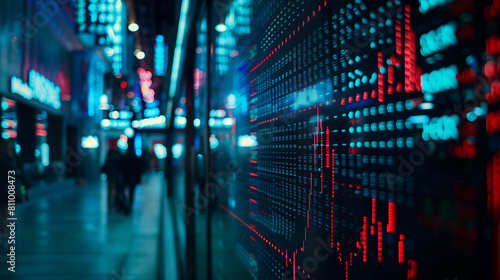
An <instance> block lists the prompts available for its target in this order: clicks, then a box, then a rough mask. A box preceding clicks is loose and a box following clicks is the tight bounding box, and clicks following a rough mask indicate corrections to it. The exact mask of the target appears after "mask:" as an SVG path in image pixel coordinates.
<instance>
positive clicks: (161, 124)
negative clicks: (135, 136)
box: [132, 116, 166, 129]
mask: <svg viewBox="0 0 500 280" xmlns="http://www.w3.org/2000/svg"><path fill="white" fill-rule="evenodd" d="M132 127H133V128H137V129H162V128H165V127H166V118H165V116H159V117H156V118H149V119H142V120H135V121H133V122H132Z"/></svg>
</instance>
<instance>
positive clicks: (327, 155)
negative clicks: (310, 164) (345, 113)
mask: <svg viewBox="0 0 500 280" xmlns="http://www.w3.org/2000/svg"><path fill="white" fill-rule="evenodd" d="M329 149H330V128H329V127H328V126H327V127H326V168H329V167H330V153H329V152H328V151H329Z"/></svg>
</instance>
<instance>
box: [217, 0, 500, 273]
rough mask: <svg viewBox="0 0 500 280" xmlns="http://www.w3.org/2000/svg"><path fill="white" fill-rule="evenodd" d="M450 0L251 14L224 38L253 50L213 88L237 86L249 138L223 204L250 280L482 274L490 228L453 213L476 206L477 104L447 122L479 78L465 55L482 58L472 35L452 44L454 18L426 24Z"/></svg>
mask: <svg viewBox="0 0 500 280" xmlns="http://www.w3.org/2000/svg"><path fill="white" fill-rule="evenodd" d="M452 2H454V1H452V0H442V1H439V0H420V1H418V6H417V3H415V2H411V3H408V2H407V1H404V2H403V1H382V2H381V1H369V0H354V1H343V2H341V3H339V2H338V1H328V0H327V1H323V0H318V1H316V0H312V1H306V0H298V1H255V2H254V3H253V4H252V8H253V9H254V11H259V13H256V14H255V15H254V21H253V23H252V29H253V30H254V33H252V35H248V34H247V35H245V36H238V34H233V33H231V34H232V35H231V36H235V37H236V38H234V39H235V41H236V42H237V47H238V50H240V53H243V52H242V51H241V50H249V53H250V56H243V55H239V56H236V57H234V58H232V59H233V60H234V63H235V65H249V70H248V71H247V72H248V73H247V72H245V73H243V74H240V73H228V75H230V78H228V79H221V80H222V82H221V84H220V86H221V87H222V88H223V89H225V90H226V92H228V93H230V92H234V91H235V90H234V86H235V85H236V86H237V87H238V89H241V90H239V92H238V96H245V92H246V90H248V93H247V94H246V98H247V101H248V108H249V109H248V117H249V124H248V125H247V124H245V125H244V126H243V127H244V128H242V126H241V122H239V123H238V125H237V130H238V129H240V130H241V133H240V135H250V136H254V137H256V138H255V139H257V140H258V141H257V143H252V144H251V145H250V144H247V143H246V141H247V140H250V138H248V137H247V138H241V139H242V141H241V143H240V142H238V143H239V146H240V147H248V148H249V149H250V150H251V155H252V156H251V159H250V163H249V165H250V170H249V172H242V174H240V175H238V178H237V180H236V181H237V182H236V183H237V184H238V185H241V186H242V187H243V188H246V190H245V192H243V191H242V192H241V193H238V194H237V195H236V194H234V195H231V196H230V198H229V199H228V200H227V201H230V202H228V203H227V204H228V205H224V204H223V203H222V204H223V205H222V206H221V207H223V208H222V209H223V210H225V211H229V212H230V214H231V216H233V217H237V219H235V220H234V222H235V223H239V225H240V226H241V228H240V230H241V232H240V231H239V232H238V236H241V238H239V239H238V256H239V258H240V259H241V260H242V262H243V263H245V264H246V266H247V268H249V273H250V274H251V278H253V279H293V280H296V279H316V280H319V279H369V278H373V279H434V278H435V277H436V275H438V276H441V275H442V276H443V277H442V278H441V279H445V278H447V277H448V278H450V277H451V278H453V277H454V276H455V275H457V276H460V275H461V277H462V278H464V279H483V278H484V279H489V277H487V276H488V275H490V274H491V271H487V270H484V271H483V270H481V269H479V268H480V267H482V266H483V264H484V263H488V260H487V256H488V253H485V252H484V251H482V248H483V247H480V246H475V245H474V244H476V243H477V242H482V241H478V239H476V238H475V237H474V236H479V235H480V234H485V232H483V231H482V230H481V229H482V228H486V227H485V224H483V223H485V221H483V220H481V219H477V217H479V214H478V216H475V217H476V218H472V217H471V216H467V214H466V212H467V211H465V210H464V211H462V210H463V209H460V207H461V205H469V206H470V207H471V211H477V212H475V213H479V211H482V210H480V209H482V208H481V207H479V206H480V205H481V203H482V202H481V201H479V199H478V198H477V197H480V196H481V197H483V196H484V197H486V196H487V191H486V190H485V189H484V188H481V187H480V186H478V185H477V184H476V183H475V182H473V180H471V179H470V177H474V176H476V175H477V174H479V175H477V176H484V168H483V169H481V168H482V166H480V165H479V164H470V163H472V161H470V160H473V159H474V153H470V152H469V151H470V150H474V148H475V145H476V142H477V139H476V137H477V131H478V129H477V127H476V124H477V123H478V122H480V121H484V117H485V116H486V115H487V108H486V107H487V105H486V107H485V105H484V104H474V105H473V108H472V109H470V108H466V107H465V106H462V107H463V108H462V111H463V112H461V111H453V113H451V114H450V113H447V112H448V110H449V109H453V108H454V105H456V104H466V101H467V100H469V99H470V98H471V96H472V95H473V94H470V92H471V89H472V90H473V83H472V82H470V81H472V80H473V79H470V80H467V79H464V78H463V76H464V74H463V73H469V74H470V73H472V72H473V70H474V71H475V73H479V72H481V71H478V69H477V66H474V63H470V61H471V59H470V58H471V57H475V58H481V59H483V60H484V59H485V58H484V57H485V55H483V53H484V50H482V49H476V48H477V46H479V45H480V44H478V43H477V42H478V40H477V39H476V38H474V36H475V35H478V34H476V33H474V32H471V33H470V34H472V35H470V34H469V36H470V37H466V36H463V23H464V18H466V17H465V16H461V15H455V14H453V13H450V14H447V16H446V17H440V16H436V15H438V14H439V13H440V12H441V11H447V9H448V8H449V7H450V5H449V4H451V3H452ZM476 2H477V1H476ZM476 2H474V1H470V3H472V4H471V5H476V4H475V3H476ZM234 5H235V9H236V8H237V5H238V3H236V2H235V3H234ZM454 8H455V9H454V10H453V11H455V12H456V10H459V9H458V8H457V7H454ZM475 10H476V11H483V10H484V9H482V8H481V7H478V8H477V9H475ZM288 14H293V16H289V17H288V16H287V15H288ZM476 16H477V15H476V14H473V15H468V17H469V18H470V17H473V18H474V20H476V19H477V20H482V19H481V18H475V17H476ZM466 22H471V21H470V20H468V21H466ZM417 27H418V28H417ZM488 30H490V29H488ZM491 30H495V29H494V28H491ZM229 31H230V30H229ZM478 33H479V32H478ZM227 34H229V32H226V35H225V36H227ZM460 34H462V35H460ZM459 35H460V36H459ZM465 40H470V42H469V41H467V42H465ZM466 43H467V46H468V49H467V52H461V51H460V50H461V49H462V48H463V45H464V44H466ZM240 44H241V45H240ZM491 57H493V56H490V57H488V59H491ZM492 60H493V61H494V63H496V60H494V59H492ZM231 61H232V60H231ZM431 62H432V63H431ZM232 63H233V62H232ZM475 63H476V64H480V63H485V61H479V59H478V60H477V61H475ZM464 65H467V66H464ZM495 65H496V64H495ZM464 67H470V68H471V69H472V70H471V69H468V68H467V69H464ZM495 71H496V70H495ZM235 72H236V71H235ZM240 72H241V71H240ZM490 72H492V70H491V71H490ZM469 74H468V75H469ZM457 77H458V78H457ZM469 78H470V77H469ZM491 78H492V79H493V77H491ZM224 87H226V88H224ZM492 95H493V94H492ZM467 98H469V99H467ZM490 99H491V100H493V98H491V97H490ZM235 114H238V112H236V113H235ZM494 116H496V115H494ZM239 117H241V116H238V115H237V116H235V118H236V119H238V118H239ZM246 117H247V116H246V115H244V117H242V119H244V118H246ZM243 140H245V141H243ZM249 143H250V141H249ZM463 151H466V152H463ZM420 155H423V156H420ZM417 158H418V159H417ZM452 160H456V163H457V164H456V165H455V162H453V164H450V163H451V162H452ZM457 170H458V171H457ZM470 174H475V175H474V176H470ZM482 179H485V178H481V180H482ZM469 191H470V192H471V193H472V192H474V193H477V194H478V195H477V197H473V196H469V195H467V193H468V192H469ZM236 192H237V191H236ZM479 194H480V195H479ZM232 204H236V205H238V207H237V208H234V207H231V205H232ZM481 215H482V216H481V217H483V216H484V217H486V215H487V213H483V212H481ZM457 244H462V245H463V246H457ZM481 245H485V246H484V247H485V248H491V243H487V242H486V244H481ZM488 246H489V247H488ZM318 248H319V249H318ZM320 249H321V250H322V252H325V251H326V252H327V253H328V258H327V259H326V260H325V259H323V258H321V257H320V258H316V257H315V254H314V253H315V252H316V251H317V250H320ZM456 263H463V265H461V266H458V267H457V266H456V265H454V264H456ZM468 271H480V272H478V273H474V274H473V276H472V278H470V277H468V276H470V274H467V273H468ZM436 273H437V274H436ZM453 273H454V275H453V276H451V275H452V274H453ZM461 277H459V279H460V278H461Z"/></svg>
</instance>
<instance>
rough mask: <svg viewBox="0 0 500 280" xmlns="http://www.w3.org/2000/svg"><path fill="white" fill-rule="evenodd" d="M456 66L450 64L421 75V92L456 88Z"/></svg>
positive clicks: (435, 91)
mask: <svg viewBox="0 0 500 280" xmlns="http://www.w3.org/2000/svg"><path fill="white" fill-rule="evenodd" d="M457 73H458V67H457V66H456V65H451V66H449V67H444V68H441V69H438V70H435V71H432V72H430V73H426V74H423V75H422V82H421V84H422V92H423V93H424V94H425V93H437V92H443V91H447V90H451V89H456V88H458V81H457V78H456V75H457Z"/></svg>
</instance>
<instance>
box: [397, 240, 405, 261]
mask: <svg viewBox="0 0 500 280" xmlns="http://www.w3.org/2000/svg"><path fill="white" fill-rule="evenodd" d="M398 253H399V254H398V262H399V264H403V263H404V262H405V236H404V235H403V234H401V235H400V236H399V242H398Z"/></svg>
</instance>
